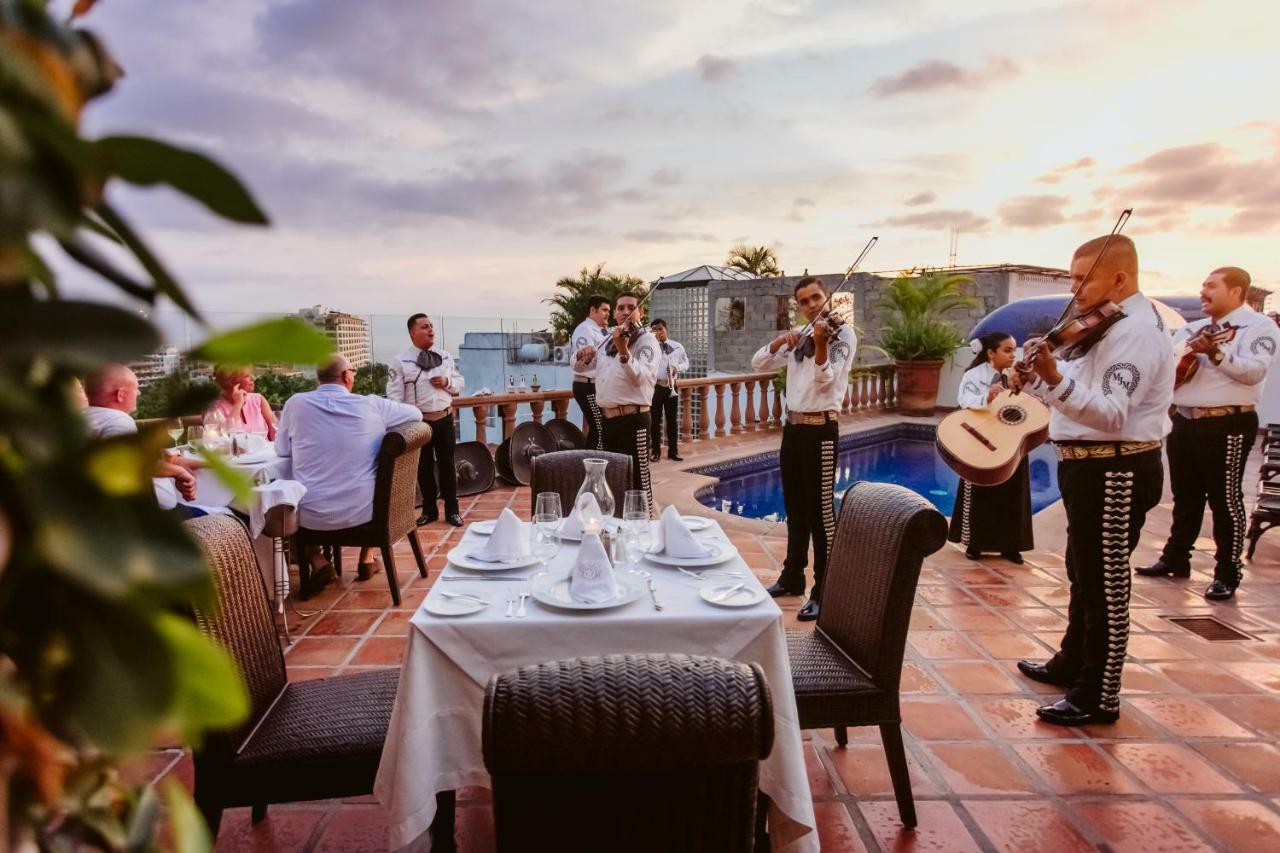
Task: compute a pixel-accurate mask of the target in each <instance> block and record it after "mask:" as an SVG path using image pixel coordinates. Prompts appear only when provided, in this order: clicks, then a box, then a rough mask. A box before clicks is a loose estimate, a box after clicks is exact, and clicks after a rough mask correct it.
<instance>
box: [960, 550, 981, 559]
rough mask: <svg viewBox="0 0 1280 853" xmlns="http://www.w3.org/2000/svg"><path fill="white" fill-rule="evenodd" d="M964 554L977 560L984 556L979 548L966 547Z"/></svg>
mask: <svg viewBox="0 0 1280 853" xmlns="http://www.w3.org/2000/svg"><path fill="white" fill-rule="evenodd" d="M964 555H965V556H966V557H968V558H969V559H970V560H977V559H980V558H981V557H982V552H981V551H979V550H978V549H977V548H965V549H964Z"/></svg>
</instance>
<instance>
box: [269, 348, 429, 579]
mask: <svg viewBox="0 0 1280 853" xmlns="http://www.w3.org/2000/svg"><path fill="white" fill-rule="evenodd" d="M355 376H356V372H355V370H353V369H352V368H351V364H350V362H348V361H347V359H345V358H343V357H342V356H338V357H336V358H334V359H333V361H331V362H329V364H327V365H325V366H323V367H321V368H319V369H318V370H317V371H316V379H318V380H319V382H320V385H319V386H318V387H317V388H316V390H314V391H306V392H304V393H301V394H294V395H293V396H292V397H290V398H289V399H288V401H286V402H285V404H284V411H283V412H281V414H280V424H279V427H278V431H277V433H276V452H277V453H278V454H280V455H281V456H289V457H292V460H293V478H294V479H295V480H298V481H300V482H301V483H302V484H303V485H304V486H306V487H307V493H306V495H305V496H304V497H303V498H302V501H301V502H300V503H299V505H298V522H299V523H300V524H301V525H302V526H303V527H306V528H309V529H311V530H340V529H342V528H344V527H355V526H357V525H360V524H364V523H365V522H367V521H369V520H370V519H372V518H373V485H374V479H375V476H376V473H377V456H378V448H379V447H381V446H382V438H383V436H384V435H385V434H386V432H387V430H389V429H392V428H393V427H398V426H400V425H401V424H407V423H411V422H414V421H420V420H422V413H421V412H419V411H418V409H417V408H416V407H414V406H410V405H409V404H407V403H396V402H393V401H391V400H386V399H383V398H382V397H365V396H363V395H360V394H352V393H351V388H352V386H353V385H354V384H355ZM366 556H367V555H366V554H363V553H362V554H361V556H360V562H361V563H364V562H365V561H366V560H365V558H366ZM307 560H308V562H310V563H311V567H312V577H311V581H310V583H309V586H310V588H311V590H315V589H318V588H319V587H320V586H323V585H324V583H325V582H327V581H328V580H329V579H330V578H332V577H333V567H332V566H331V565H329V564H328V563H327V562H325V560H324V557H323V556H322V555H321V553H320V549H319V548H313V549H311V550H310V551H309V552H308V553H307Z"/></svg>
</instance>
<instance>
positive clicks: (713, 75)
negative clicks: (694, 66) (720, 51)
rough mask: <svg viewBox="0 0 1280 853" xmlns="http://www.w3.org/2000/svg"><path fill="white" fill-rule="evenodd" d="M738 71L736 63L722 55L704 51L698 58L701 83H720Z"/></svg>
mask: <svg viewBox="0 0 1280 853" xmlns="http://www.w3.org/2000/svg"><path fill="white" fill-rule="evenodd" d="M737 71H738V64H737V63H736V62H734V61H733V60H732V59H728V58H726V57H723V56H713V55H712V54H710V53H704V54H703V55H702V56H701V57H699V58H698V76H699V77H701V78H702V82H703V83H720V82H722V81H724V80H727V79H729V78H730V77H732V76H733V75H734V74H735V73H737Z"/></svg>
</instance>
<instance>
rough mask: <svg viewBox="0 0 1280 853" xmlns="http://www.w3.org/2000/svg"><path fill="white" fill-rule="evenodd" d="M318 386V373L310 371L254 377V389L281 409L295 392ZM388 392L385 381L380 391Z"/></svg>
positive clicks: (311, 389)
mask: <svg viewBox="0 0 1280 853" xmlns="http://www.w3.org/2000/svg"><path fill="white" fill-rule="evenodd" d="M315 388H316V375H315V373H314V372H310V373H263V374H261V375H259V376H258V377H257V378H256V379H254V383H253V390H254V391H256V392H257V393H259V394H261V395H262V396H263V397H265V398H266V400H267V403H268V404H269V405H270V406H271V408H273V409H276V410H279V409H280V408H282V407H283V406H284V404H285V401H286V400H288V399H289V398H290V397H292V396H293V395H294V394H299V393H301V392H303V391H314V390H315ZM385 392H386V383H385V382H384V383H383V386H382V390H381V391H380V392H379V393H385Z"/></svg>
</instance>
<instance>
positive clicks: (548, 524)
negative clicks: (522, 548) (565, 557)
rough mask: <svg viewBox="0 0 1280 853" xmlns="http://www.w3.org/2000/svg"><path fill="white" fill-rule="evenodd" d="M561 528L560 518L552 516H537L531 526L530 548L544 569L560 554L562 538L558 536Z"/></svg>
mask: <svg viewBox="0 0 1280 853" xmlns="http://www.w3.org/2000/svg"><path fill="white" fill-rule="evenodd" d="M559 526H560V516H558V515H550V514H547V515H538V514H535V515H534V516H533V523H532V524H530V525H529V546H530V548H531V550H532V551H533V556H535V557H537V558H538V562H539V563H541V564H542V566H543V568H545V567H546V566H547V565H548V564H550V562H551V561H552V560H554V559H555V558H556V555H557V554H559V553H560V537H559V536H557V535H556V529H557V528H558V527H559Z"/></svg>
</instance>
